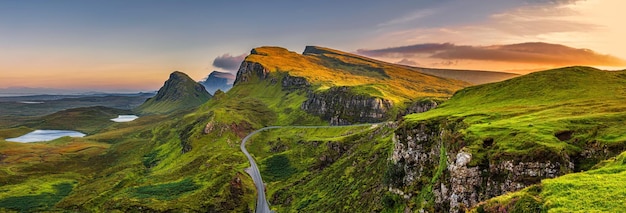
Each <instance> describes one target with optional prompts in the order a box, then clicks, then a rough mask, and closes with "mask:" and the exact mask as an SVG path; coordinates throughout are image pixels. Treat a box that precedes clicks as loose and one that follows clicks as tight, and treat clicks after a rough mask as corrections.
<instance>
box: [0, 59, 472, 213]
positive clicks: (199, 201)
mask: <svg viewBox="0 0 626 213" xmlns="http://www.w3.org/2000/svg"><path fill="white" fill-rule="evenodd" d="M262 49H264V48H262ZM270 49H271V48H270ZM281 54H282V53H281ZM296 55H297V54H296ZM283 56H285V57H287V58H280V59H275V60H307V61H309V62H316V63H327V62H323V61H320V60H317V59H315V58H316V57H314V56H302V55H298V57H299V58H300V59H291V58H289V57H291V56H290V55H283ZM337 57H339V56H337ZM346 60H353V59H351V58H348V59H346ZM283 62H284V64H281V67H280V68H277V69H276V70H273V71H280V72H272V73H271V78H276V79H277V82H281V78H282V77H283V76H284V75H285V73H284V72H283V71H289V72H290V74H291V75H294V76H299V75H304V74H306V72H305V71H311V70H307V69H296V70H294V69H292V68H293V66H294V65H293V64H296V63H299V62H298V61H292V62H289V63H287V61H281V63H283ZM303 63H304V64H302V66H306V65H307V64H306V63H308V62H303ZM359 63H361V62H359ZM264 65H265V64H264ZM282 66H285V67H282ZM311 66H314V67H313V70H315V69H318V68H319V69H322V71H323V73H321V72H322V71H320V73H317V74H324V75H315V76H318V77H323V78H326V79H327V80H331V79H332V78H337V77H343V79H342V78H337V79H340V80H336V81H332V82H331V81H325V82H324V83H322V81H312V82H313V83H314V84H317V86H319V88H322V87H328V86H332V85H357V84H358V85H361V88H364V90H362V92H365V91H368V92H370V91H371V90H370V89H371V88H381V89H380V91H378V92H375V93H376V94H382V95H384V96H385V97H392V99H394V98H395V99H398V100H404V99H408V98H409V96H410V97H413V95H415V96H417V97H424V96H426V97H447V96H448V95H449V94H450V93H451V92H452V91H454V90H456V89H458V88H460V87H461V86H462V85H466V84H464V83H462V82H458V81H448V80H445V79H441V78H437V77H432V76H427V75H418V76H417V77H420V78H417V79H415V80H416V81H417V80H419V81H421V80H424V81H428V82H430V81H432V82H434V83H433V85H434V86H432V87H430V86H426V84H420V85H417V86H414V82H413V81H411V80H409V79H403V78H404V77H406V78H409V77H411V76H412V73H408V72H407V73H403V72H401V73H399V74H393V73H392V72H395V71H393V70H391V71H389V70H386V69H387V68H385V73H387V74H389V75H390V76H392V77H393V78H394V79H395V78H396V77H397V79H395V80H393V79H392V80H384V78H382V79H383V80H381V78H379V77H380V76H378V77H368V76H357V75H355V74H354V73H351V74H350V73H349V72H354V70H352V71H345V70H341V69H334V68H332V69H331V68H324V67H323V66H321V65H320V64H314V65H311ZM309 68H311V67H309ZM389 69H392V68H389ZM375 70H376V69H375ZM315 72H317V71H315ZM379 74H380V73H378V74H374V75H379ZM368 75H369V74H368ZM396 75H397V76H396ZM304 76H306V77H311V73H309V74H306V75H304ZM394 76H395V77H394ZM412 77H415V76H412ZM422 77H423V78H422ZM353 79H357V80H359V81H360V80H363V81H360V82H357V81H353ZM367 79H369V80H367ZM372 79H377V80H372ZM346 82H352V83H350V84H345V83H346ZM363 82H366V83H368V84H366V85H363V84H362V83H363ZM447 83H452V84H453V86H452V87H448V86H445V87H444V86H442V85H445V84H447ZM370 85H373V86H371V87H370ZM405 86H406V88H408V90H407V89H406V88H405ZM389 87H393V88H395V89H389ZM381 91H393V94H392V95H391V96H388V95H387V94H384V93H383V92H381ZM305 99H306V92H304V91H291V92H288V91H283V90H282V88H281V85H280V84H276V83H272V82H271V81H269V80H266V81H260V80H259V79H257V78H255V77H253V78H251V79H249V81H248V82H244V83H240V84H238V85H237V86H235V87H234V88H233V89H231V90H230V91H229V92H228V93H226V94H216V95H215V97H214V98H212V99H211V100H209V101H208V102H206V103H205V104H203V105H202V106H200V107H199V108H198V109H197V110H195V111H192V112H191V113H179V114H175V115H170V116H145V117H142V118H140V119H138V120H136V121H133V122H129V123H125V124H118V125H115V126H111V127H108V128H107V129H106V131H102V132H100V133H98V134H95V135H92V136H89V137H86V138H84V140H87V141H88V142H96V143H99V144H103V143H107V144H106V145H109V144H110V148H109V149H107V150H106V152H104V153H94V154H93V155H88V156H86V157H85V160H84V162H86V163H88V165H90V166H86V165H82V164H75V163H73V162H72V161H67V160H65V161H59V162H54V163H51V164H42V166H43V165H46V166H48V168H59V169H57V170H56V171H55V172H52V171H49V170H41V172H42V174H47V173H50V174H51V173H54V174H62V175H70V176H69V177H65V176H64V178H66V179H63V180H67V181H68V183H71V184H73V185H72V186H73V190H72V191H71V193H70V194H69V195H68V196H67V197H65V198H64V199H63V200H61V201H60V202H59V203H57V204H56V206H55V208H62V209H71V210H76V211H83V212H89V211H95V212H98V211H113V212H115V211H137V210H138V209H139V208H142V209H143V210H147V211H219V212H224V211H247V210H249V209H251V208H253V205H254V201H255V197H254V191H253V190H254V186H253V183H252V180H251V179H250V178H249V176H247V174H245V172H244V168H246V167H248V166H249V165H248V163H247V161H246V158H245V157H244V156H243V154H242V153H241V152H240V150H239V142H240V139H241V138H242V137H243V136H245V135H246V134H248V133H249V132H251V131H253V130H254V129H258V128H261V127H263V126H269V125H324V123H325V122H324V121H322V120H321V119H319V118H318V117H315V116H311V115H308V114H307V113H305V112H303V111H302V110H301V109H300V105H301V103H302V102H303V101H304V100H305ZM207 124H208V126H207ZM209 127H210V128H209ZM205 130H206V131H208V133H204V132H205ZM16 131H17V130H16ZM341 131H348V130H337V132H334V131H331V132H328V135H325V136H324V137H323V138H328V139H324V141H323V143H325V144H327V143H328V141H336V143H339V144H345V146H346V147H350V148H351V149H353V150H354V152H351V154H344V155H343V156H342V157H341V158H338V159H335V160H336V161H335V163H333V164H332V165H331V164H329V165H328V167H326V169H323V170H321V169H318V170H315V168H312V167H311V165H310V164H303V165H302V167H300V169H303V170H304V169H307V170H311V169H313V170H315V171H312V172H311V174H312V175H310V176H308V177H306V180H305V181H306V182H307V184H304V185H299V184H296V185H297V186H296V187H307V188H317V187H319V193H318V194H317V196H331V194H333V193H339V191H336V190H337V189H341V191H340V193H342V194H345V197H343V198H342V199H347V200H349V201H350V203H351V204H355V205H357V204H359V205H358V206H360V207H359V208H360V209H380V205H381V204H380V202H379V199H380V197H379V196H378V195H379V194H380V193H378V192H380V191H382V190H383V189H382V188H380V186H381V184H380V181H381V180H382V178H381V175H382V174H381V171H385V169H383V168H382V167H383V166H385V164H386V158H387V157H386V156H387V155H388V153H387V152H388V149H390V148H391V147H390V144H391V143H390V142H389V140H390V139H389V138H388V137H387V138H376V139H375V140H370V136H369V135H367V136H363V135H355V136H350V137H338V138H332V137H336V135H335V136H331V135H334V133H341ZM322 133H323V132H322ZM322 133H319V134H322ZM285 134H287V133H285ZM324 134H326V133H324ZM342 134H343V133H342ZM320 137H321V136H320ZM372 137H373V136H372ZM331 138H332V139H331ZM60 140H62V139H60ZM326 140H328V141H326ZM53 143H54V142H51V143H42V144H44V145H45V146H50V144H53ZM46 144H47V145H46ZM298 149H300V150H302V148H298ZM318 151H319V152H316V153H314V154H328V153H326V152H329V150H328V149H323V148H321V149H319V150H318ZM2 152H3V149H1V148H0V153H2ZM311 154H313V153H311ZM290 157H294V156H290ZM303 157H304V156H303ZM318 157H320V156H313V155H309V156H306V159H302V160H307V159H308V160H311V159H315V158H318ZM279 158H280V157H279ZM29 162H31V161H29ZM225 162H226V163H225ZM278 162H280V159H278ZM353 163H357V164H361V165H365V166H354V165H353ZM9 165H11V164H9ZM58 165H73V166H76V167H79V166H81V165H82V166H83V167H86V168H88V169H86V170H77V171H78V172H75V171H74V169H72V168H71V167H69V166H67V167H65V166H58ZM3 166H4V165H3ZM314 166H315V165H314ZM350 167H353V168H351V169H350ZM25 168H32V169H36V168H40V167H33V166H30V167H25ZM346 168H348V169H350V171H352V173H345V172H346V171H344V170H345V169H346ZM342 174H343V175H342ZM352 174H359V175H360V176H359V177H360V178H356V179H355V178H352V177H351V176H352ZM0 175H3V176H2V177H3V178H6V179H11V180H15V179H16V178H15V177H17V176H16V175H19V176H20V178H19V180H23V181H18V182H15V183H11V185H10V186H6V187H7V188H19V187H23V186H26V185H28V183H30V182H42V183H44V182H45V183H46V184H48V185H54V183H56V182H60V181H56V179H55V180H53V179H52V178H50V179H49V178H46V176H45V175H31V174H30V173H22V172H21V171H18V172H17V173H14V174H8V173H7V174H0ZM325 176H329V177H331V176H332V177H337V178H339V179H338V180H339V181H337V182H333V183H332V184H328V182H327V179H325V178H323V177H325ZM294 180H295V179H291V180H290V181H294ZM74 181H75V182H74ZM285 183H294V182H285ZM275 186H276V187H275V188H276V190H278V189H281V190H289V189H288V188H289V187H288V186H287V185H281V184H277V185H275ZM357 186H358V187H357ZM351 187H356V188H354V189H357V188H358V191H359V192H363V193H368V194H369V195H368V196H367V197H368V200H369V201H370V203H371V204H367V203H361V202H362V198H361V197H360V195H359V193H356V194H355V193H350V194H347V192H348V191H352V190H353V188H351ZM273 188H274V187H273ZM294 188H295V187H294ZM272 190H273V189H272ZM285 192H288V191H285ZM294 192H295V191H294ZM304 192H305V191H301V192H300V193H304ZM44 193H46V191H43V190H40V191H37V192H34V194H39V195H43V194H44ZM289 193H291V192H289ZM318 198H321V197H318ZM7 199H9V200H10V199H13V198H10V197H5V198H3V199H0V202H2V200H7ZM297 199H298V202H299V203H298V206H299V207H300V206H301V207H302V209H304V210H306V209H309V210H313V209H317V208H322V206H325V205H326V204H328V203H326V202H325V200H320V199H317V200H318V201H315V200H316V199H314V198H312V197H307V195H304V194H299V195H297ZM342 199H333V200H329V202H331V204H332V205H331V206H334V207H338V206H340V205H344V204H345V203H344V202H343V200H342ZM307 200H310V201H307ZM322 201H323V202H322ZM360 204H362V205H360ZM48 208H52V207H48ZM278 208H281V209H284V208H291V205H290V204H285V205H282V206H278ZM341 208H342V209H343V208H346V209H349V208H350V207H349V206H348V207H346V206H342V207H341Z"/></svg>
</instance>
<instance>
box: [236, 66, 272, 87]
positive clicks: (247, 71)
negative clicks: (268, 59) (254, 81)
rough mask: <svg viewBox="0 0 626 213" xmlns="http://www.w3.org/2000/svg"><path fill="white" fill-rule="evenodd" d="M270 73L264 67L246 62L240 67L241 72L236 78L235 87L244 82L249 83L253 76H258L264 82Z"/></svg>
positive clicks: (239, 71) (238, 72)
mask: <svg viewBox="0 0 626 213" xmlns="http://www.w3.org/2000/svg"><path fill="white" fill-rule="evenodd" d="M269 74H270V72H269V70H267V69H266V68H265V67H264V66H263V65H261V64H259V63H256V62H249V61H244V62H241V66H239V70H238V71H237V77H236V78H235V83H234V85H237V84H239V83H242V82H247V81H249V80H250V79H251V78H252V76H255V75H256V76H257V77H258V78H259V79H261V80H263V79H266V78H267V77H268V76H269Z"/></svg>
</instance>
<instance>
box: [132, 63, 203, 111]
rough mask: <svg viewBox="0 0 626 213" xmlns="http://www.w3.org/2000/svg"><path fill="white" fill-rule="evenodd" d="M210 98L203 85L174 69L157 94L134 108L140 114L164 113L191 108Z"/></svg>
mask: <svg viewBox="0 0 626 213" xmlns="http://www.w3.org/2000/svg"><path fill="white" fill-rule="evenodd" d="M210 98H211V94H209V93H208V92H207V91H206V89H205V88H204V86H202V85H201V84H199V83H197V82H195V81H194V80H193V79H191V78H190V77H189V76H187V74H185V73H182V72H179V71H175V72H173V73H172V74H170V77H169V79H168V80H167V81H165V83H164V84H163V87H161V88H160V89H159V91H158V92H157V94H156V95H155V96H154V97H152V98H149V99H148V100H146V102H144V103H143V104H142V105H140V106H139V107H137V108H135V111H137V112H139V113H141V114H166V113H171V112H174V111H180V110H186V109H191V108H194V107H197V106H200V105H201V104H203V103H205V102H206V101H207V100H209V99H210Z"/></svg>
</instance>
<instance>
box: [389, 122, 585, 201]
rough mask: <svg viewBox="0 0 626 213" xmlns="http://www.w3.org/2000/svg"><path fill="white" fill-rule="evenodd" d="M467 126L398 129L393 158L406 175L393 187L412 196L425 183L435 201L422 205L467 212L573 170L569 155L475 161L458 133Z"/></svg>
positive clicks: (427, 125) (442, 124) (449, 124)
mask: <svg viewBox="0 0 626 213" xmlns="http://www.w3.org/2000/svg"><path fill="white" fill-rule="evenodd" d="M463 128H465V127H464V124H463V122H462V121H447V120H443V121H429V122H425V123H421V124H418V125H416V126H412V127H406V126H405V127H401V128H399V129H398V130H397V131H396V135H395V139H394V150H393V154H392V158H391V160H392V161H393V163H394V164H396V165H397V166H401V167H402V168H403V169H404V174H405V176H404V177H403V178H402V183H401V184H399V185H396V186H392V187H395V188H399V190H398V189H395V188H394V190H393V191H391V192H397V191H401V192H403V193H402V194H401V196H403V197H413V196H417V195H419V193H420V191H421V189H422V188H423V187H432V196H433V200H434V205H432V206H425V207H422V209H421V210H424V211H427V212H428V211H434V212H463V211H464V210H465V209H467V208H470V207H472V206H475V205H476V204H478V203H479V202H480V201H483V200H486V199H489V198H492V197H495V196H498V195H502V194H505V193H507V192H512V191H517V190H520V189H522V188H524V187H526V186H529V185H532V184H535V183H538V182H540V180H541V179H543V178H552V177H557V176H560V175H563V174H566V173H569V172H571V171H572V170H573V169H574V164H573V163H571V162H570V161H569V159H568V158H565V159H560V160H556V161H550V160H540V161H530V162H524V161H520V160H500V161H498V160H493V159H492V160H490V161H489V163H487V165H484V164H480V165H478V166H471V164H470V162H471V161H472V157H473V156H472V154H471V153H469V152H468V151H466V149H464V144H465V142H464V141H463V137H462V134H461V133H459V130H461V129H463ZM442 163H443V166H440V164H442ZM433 177H437V178H433ZM410 189H413V190H410ZM414 210H419V209H414Z"/></svg>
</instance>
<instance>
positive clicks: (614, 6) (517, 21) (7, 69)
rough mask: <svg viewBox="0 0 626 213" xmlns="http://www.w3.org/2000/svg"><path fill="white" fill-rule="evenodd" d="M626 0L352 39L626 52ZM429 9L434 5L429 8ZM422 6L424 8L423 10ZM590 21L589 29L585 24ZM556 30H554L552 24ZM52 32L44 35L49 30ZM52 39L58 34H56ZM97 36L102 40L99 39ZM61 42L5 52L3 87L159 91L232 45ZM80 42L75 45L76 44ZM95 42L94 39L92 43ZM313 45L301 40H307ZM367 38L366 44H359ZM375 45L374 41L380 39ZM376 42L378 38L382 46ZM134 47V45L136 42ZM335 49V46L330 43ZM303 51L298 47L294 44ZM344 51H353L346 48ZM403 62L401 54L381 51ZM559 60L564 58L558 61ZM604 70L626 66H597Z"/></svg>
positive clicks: (523, 67) (422, 61) (436, 63)
mask: <svg viewBox="0 0 626 213" xmlns="http://www.w3.org/2000/svg"><path fill="white" fill-rule="evenodd" d="M623 8H626V1H619V0H586V1H576V3H572V4H564V5H562V6H558V7H555V8H553V7H545V8H540V7H537V6H534V7H533V5H529V6H528V7H520V8H508V9H505V10H503V11H501V12H500V13H498V14H492V15H491V17H490V18H488V19H487V20H483V21H479V22H477V23H471V24H466V25H450V26H446V27H433V28H413V29H410V28H408V29H407V28H401V29H396V30H395V31H393V30H389V31H383V32H384V33H382V34H383V35H381V36H379V37H373V38H370V39H368V40H365V41H362V42H361V41H359V42H356V41H355V44H353V45H354V46H355V47H354V49H353V50H355V49H358V48H364V47H368V48H372V49H374V48H387V47H395V46H406V45H413V44H419V43H444V42H452V43H455V44H458V45H474V46H489V45H502V44H514V43H524V42H547V43H554V44H563V45H567V46H570V47H573V48H588V49H591V50H593V51H595V52H596V53H598V54H609V55H613V56H616V57H619V58H621V59H626V41H624V38H626V27H624V24H623V20H626V13H625V12H623V11H622V10H623ZM426 10H428V8H427V9H426ZM418 12H419V11H418ZM435 12H436V11H430V10H429V11H426V12H421V13H417V14H415V15H413V16H409V17H408V18H407V17H405V18H404V19H402V18H401V19H398V20H397V21H394V20H392V21H390V22H389V23H387V24H381V25H379V26H375V24H374V25H373V28H376V27H379V28H380V29H384V27H388V26H389V25H401V24H403V23H405V22H408V21H413V20H418V19H420V18H423V17H426V16H429V15H440V14H435ZM584 27H587V29H583V28H584ZM553 29H554V30H553ZM42 36H45V35H42ZM51 41H52V40H51ZM96 41H98V40H96ZM55 45H56V44H51V45H50V46H47V47H46V46H43V47H39V46H34V45H31V44H29V43H25V44H24V45H23V48H21V49H12V50H11V51H4V52H3V51H0V88H6V87H50V88H64V89H83V88H84V89H100V90H107V89H133V90H137V91H148V90H156V89H158V88H159V87H160V86H162V84H163V82H164V81H165V80H167V77H168V75H169V73H171V72H172V71H175V70H180V71H182V72H185V73H187V74H188V75H190V76H191V77H192V78H194V79H195V80H200V79H202V78H203V77H205V76H206V75H208V74H209V73H210V72H211V71H213V68H211V67H210V66H209V65H210V63H211V60H212V59H213V58H212V57H207V55H214V56H217V55H221V54H223V53H225V52H237V51H241V50H240V49H237V50H229V49H228V48H229V47H230V46H229V45H227V44H226V45H224V44H222V45H216V46H214V47H212V48H215V49H194V48H193V47H189V48H188V49H184V50H180V49H174V50H172V51H162V52H158V51H154V52H153V50H152V49H149V48H146V49H141V48H135V49H130V48H131V47H130V46H129V47H128V48H129V49H122V48H125V46H124V45H123V44H117V45H119V46H115V47H110V48H107V46H104V44H102V45H103V46H98V45H101V44H86V45H83V44H75V45H76V46H71V45H70V47H67V48H64V49H58V48H59V47H58V46H55ZM72 45H73V44H72ZM90 45H91V46H90ZM304 45H307V44H304V43H303V44H302V46H304ZM358 45H361V46H358ZM373 45H374V46H373ZM375 45H378V46H377V47H376V46H375ZM131 46H132V45H131ZM330 48H333V47H332V46H330ZM295 51H298V50H295ZM344 51H351V50H350V49H344ZM379 59H381V60H385V61H389V62H398V61H400V59H401V58H379ZM409 59H410V60H413V61H415V62H417V63H418V64H417V65H415V66H423V67H433V68H450V69H474V70H494V71H506V72H515V73H522V74H524V73H528V72H532V71H537V70H544V69H549V68H554V67H556V66H550V65H546V64H545V63H543V64H542V63H516V62H502V61H500V62H494V61H479V60H440V59H433V58H428V57H423V58H409ZM559 66H560V65H559ZM595 67H598V68H601V69H611V70H618V69H626V67H607V66H601V65H600V66H595Z"/></svg>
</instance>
